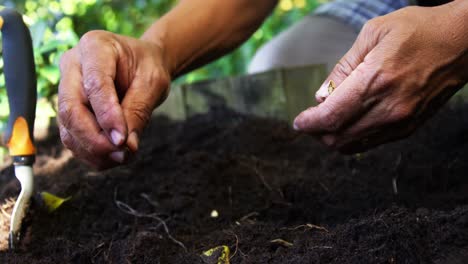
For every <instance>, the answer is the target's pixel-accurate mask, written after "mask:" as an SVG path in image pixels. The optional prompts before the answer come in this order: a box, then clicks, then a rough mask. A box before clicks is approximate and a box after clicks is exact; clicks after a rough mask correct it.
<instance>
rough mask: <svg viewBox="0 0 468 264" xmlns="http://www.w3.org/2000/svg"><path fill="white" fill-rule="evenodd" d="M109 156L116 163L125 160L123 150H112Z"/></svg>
mask: <svg viewBox="0 0 468 264" xmlns="http://www.w3.org/2000/svg"><path fill="white" fill-rule="evenodd" d="M109 156H110V158H111V159H112V160H113V161H115V162H117V163H123V162H124V160H125V152H124V151H115V152H112V153H111V154H110V155H109Z"/></svg>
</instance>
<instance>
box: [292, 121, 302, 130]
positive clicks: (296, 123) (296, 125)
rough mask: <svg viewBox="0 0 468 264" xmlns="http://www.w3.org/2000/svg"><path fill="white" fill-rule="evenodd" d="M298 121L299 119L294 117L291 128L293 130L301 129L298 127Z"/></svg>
mask: <svg viewBox="0 0 468 264" xmlns="http://www.w3.org/2000/svg"><path fill="white" fill-rule="evenodd" d="M298 123H299V121H297V118H296V119H295V120H294V123H293V128H294V130H296V131H299V130H301V128H300V127H299V125H298Z"/></svg>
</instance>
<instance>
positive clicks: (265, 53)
mask: <svg viewBox="0 0 468 264" xmlns="http://www.w3.org/2000/svg"><path fill="white" fill-rule="evenodd" d="M357 35H358V33H356V32H355V30H354V29H353V28H352V27H351V26H350V25H346V24H344V23H343V22H341V21H338V20H337V19H334V18H330V17H325V16H306V17H304V18H303V19H302V20H301V21H299V22H298V23H296V24H294V25H293V26H291V27H290V28H288V29H287V30H285V31H283V32H281V33H280V34H279V35H277V36H276V37H274V38H273V39H272V40H271V41H269V42H268V43H266V44H265V45H264V46H262V47H261V48H260V49H259V50H258V51H257V53H256V54H255V56H254V57H253V59H252V61H251V62H250V64H249V67H248V72H249V73H258V72H263V71H268V70H271V69H276V68H282V67H294V66H302V65H310V64H326V65H327V69H328V70H329V71H331V70H332V69H333V67H334V66H335V64H336V63H337V62H338V61H339V60H340V59H341V57H343V55H344V54H345V53H346V52H347V51H348V50H349V49H350V48H351V46H352V45H353V43H354V41H355V40H356V38H357Z"/></svg>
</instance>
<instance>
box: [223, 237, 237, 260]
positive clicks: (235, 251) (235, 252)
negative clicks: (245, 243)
mask: <svg viewBox="0 0 468 264" xmlns="http://www.w3.org/2000/svg"><path fill="white" fill-rule="evenodd" d="M225 233H226V234H228V235H233V236H234V237H235V238H236V245H235V246H236V247H235V250H234V254H232V256H230V257H229V261H231V259H232V258H234V256H235V255H236V254H237V250H239V237H238V236H237V235H236V234H235V233H234V232H229V231H228V232H225Z"/></svg>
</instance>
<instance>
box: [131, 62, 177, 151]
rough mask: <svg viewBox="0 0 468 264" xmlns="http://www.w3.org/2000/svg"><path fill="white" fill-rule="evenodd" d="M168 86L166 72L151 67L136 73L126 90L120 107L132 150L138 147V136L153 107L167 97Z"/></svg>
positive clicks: (146, 122)
mask: <svg viewBox="0 0 468 264" xmlns="http://www.w3.org/2000/svg"><path fill="white" fill-rule="evenodd" d="M149 69H151V68H149ZM168 87H169V80H168V77H167V74H165V73H163V72H160V71H157V70H153V69H151V71H148V72H145V73H141V74H138V75H137V76H136V77H135V79H134V80H133V82H132V84H131V86H130V88H129V89H128V90H127V93H126V94H125V97H124V99H123V101H122V109H123V112H124V115H125V120H126V121H127V126H128V132H129V136H128V141H127V146H128V147H129V148H130V150H131V151H132V152H135V151H136V150H137V149H138V143H139V136H140V135H141V133H142V131H143V129H144V127H145V126H146V125H147V124H148V122H149V120H150V118H151V115H152V112H153V110H154V108H155V107H156V106H158V105H159V104H160V103H162V102H163V101H164V100H165V98H166V97H167V94H168Z"/></svg>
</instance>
